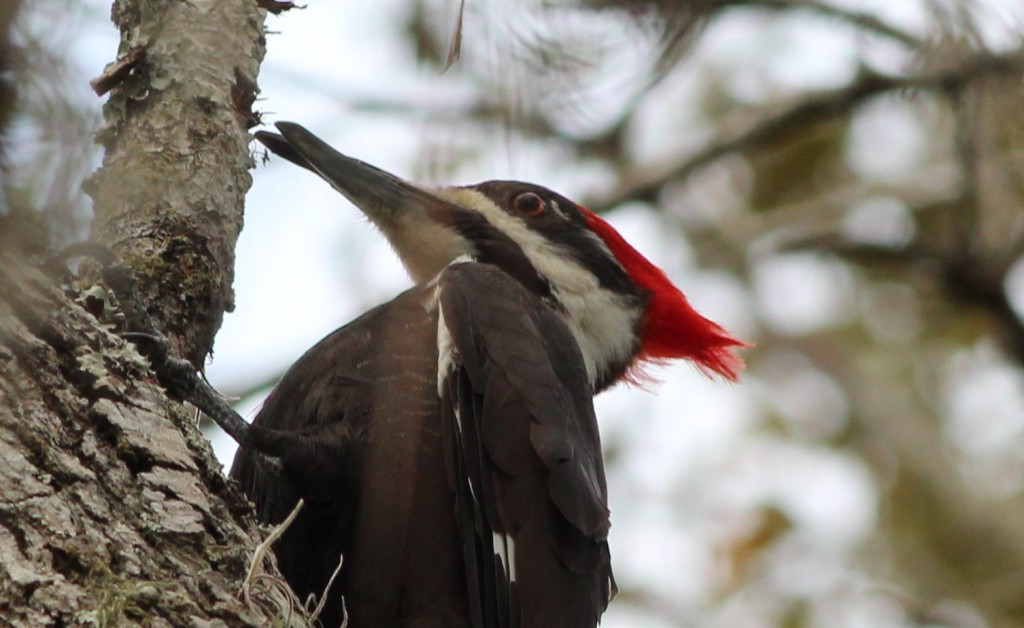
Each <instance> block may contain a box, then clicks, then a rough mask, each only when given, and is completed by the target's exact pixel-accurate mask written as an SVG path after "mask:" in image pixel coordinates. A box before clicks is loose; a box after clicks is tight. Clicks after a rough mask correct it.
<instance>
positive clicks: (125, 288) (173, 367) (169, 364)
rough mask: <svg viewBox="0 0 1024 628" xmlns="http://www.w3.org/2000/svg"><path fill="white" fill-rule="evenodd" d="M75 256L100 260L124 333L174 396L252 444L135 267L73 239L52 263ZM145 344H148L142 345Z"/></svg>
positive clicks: (274, 464) (276, 467) (276, 469)
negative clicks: (141, 285) (150, 305)
mask: <svg viewBox="0 0 1024 628" xmlns="http://www.w3.org/2000/svg"><path fill="white" fill-rule="evenodd" d="M74 257H89V258H91V259H94V260H96V261H97V262H98V263H99V264H100V266H101V271H100V277H101V278H102V280H103V283H104V284H106V286H107V288H108V289H110V290H111V291H112V292H113V293H114V294H115V296H116V297H117V302H118V305H119V306H120V309H121V311H122V313H123V315H124V318H125V326H126V327H127V328H128V331H123V332H120V336H121V337H122V338H124V339H126V340H128V341H129V342H132V344H134V345H136V346H137V347H139V348H140V352H141V353H142V354H143V355H144V356H146V357H147V358H149V363H150V368H151V369H152V371H153V373H154V374H156V377H157V381H159V382H160V385H161V386H163V387H164V389H165V390H167V392H168V393H170V395H171V396H173V397H175V398H177V399H179V400H182V401H187V402H189V403H191V404H192V405H194V406H195V407H197V408H199V410H200V411H201V412H203V414H205V415H206V416H208V417H210V419H211V420H212V421H213V422H214V423H216V424H217V425H218V426H219V427H220V428H221V429H222V430H224V431H225V432H226V433H227V434H228V435H229V436H231V438H233V439H234V440H235V442H236V443H238V445H239V446H240V447H245V448H249V447H251V446H252V444H253V443H252V438H251V428H250V426H249V424H248V423H246V422H245V419H243V418H242V417H241V416H240V415H239V414H238V413H237V412H235V410H234V409H233V408H232V407H231V406H230V405H228V403H227V402H226V401H225V400H224V398H223V396H222V395H221V394H220V393H219V392H217V391H216V390H215V389H214V388H213V387H212V386H210V384H209V383H207V381H206V379H205V378H203V377H202V376H201V375H200V373H199V372H198V371H197V370H196V368H195V367H194V366H193V365H192V363H190V362H188V361H187V360H183V359H181V358H179V357H177V356H176V355H175V354H174V350H173V347H172V346H171V342H170V340H169V339H168V338H167V337H166V336H164V335H163V334H162V333H160V331H158V330H157V329H156V326H155V325H154V323H153V320H152V319H151V318H150V316H149V314H148V312H146V308H145V305H144V304H143V303H142V300H141V298H139V290H138V283H137V281H136V279H135V275H134V273H133V272H132V269H131V268H130V267H128V265H127V264H125V263H124V261H123V260H121V258H120V257H119V256H118V255H117V253H115V252H114V251H112V250H111V249H110V248H108V247H106V246H104V245H102V244H97V243H95V242H80V243H77V244H72V245H71V246H69V247H67V248H65V249H64V250H63V251H61V252H60V253H58V254H57V255H55V256H54V257H53V258H52V259H51V260H50V261H49V262H47V268H50V269H52V270H56V269H57V268H58V265H61V266H65V267H66V264H67V262H68V261H69V260H70V259H72V258H74ZM143 345H145V347H143ZM257 456H258V458H260V459H262V460H263V465H264V467H265V469H266V470H267V471H268V472H271V473H276V474H278V475H280V470H281V463H280V461H279V460H277V459H276V458H274V457H272V456H268V455H265V454H261V453H259V452H257Z"/></svg>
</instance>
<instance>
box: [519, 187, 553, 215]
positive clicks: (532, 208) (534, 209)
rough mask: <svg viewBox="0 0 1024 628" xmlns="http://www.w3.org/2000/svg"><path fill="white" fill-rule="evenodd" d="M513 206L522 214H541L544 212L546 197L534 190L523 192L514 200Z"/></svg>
mask: <svg viewBox="0 0 1024 628" xmlns="http://www.w3.org/2000/svg"><path fill="white" fill-rule="evenodd" d="M512 207H514V208H515V210H516V213H517V214H519V215H521V216H540V215H541V214H542V213H544V207H545V205H544V199H542V198H541V197H539V196H537V195H536V194H534V193H533V192H523V193H522V194H520V195H519V196H517V197H515V199H514V200H513V201H512Z"/></svg>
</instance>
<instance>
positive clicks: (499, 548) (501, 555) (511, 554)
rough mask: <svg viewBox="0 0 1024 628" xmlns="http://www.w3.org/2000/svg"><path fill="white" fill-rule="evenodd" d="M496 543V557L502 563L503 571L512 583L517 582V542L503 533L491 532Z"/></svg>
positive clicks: (492, 539)
mask: <svg viewBox="0 0 1024 628" xmlns="http://www.w3.org/2000/svg"><path fill="white" fill-rule="evenodd" d="M491 541H492V542H493V543H494V555H495V556H497V557H498V562H500V563H501V569H502V570H503V571H504V572H505V577H506V578H508V581H509V582H510V583H512V582H515V581H516V542H515V541H514V540H513V539H512V537H511V536H509V535H507V534H503V533H501V532H491Z"/></svg>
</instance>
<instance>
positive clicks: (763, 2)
mask: <svg viewBox="0 0 1024 628" xmlns="http://www.w3.org/2000/svg"><path fill="white" fill-rule="evenodd" d="M729 4H730V5H731V6H737V7H743V6H750V7H761V8H765V9H773V10H793V9H803V10H806V11H811V12H813V13H817V14H819V15H821V16H823V17H826V18H830V19H835V20H840V21H843V22H846V23H848V24H850V25H852V26H855V27H857V28H859V29H862V30H865V31H868V32H871V33H874V34H876V35H881V36H882V37H886V38H888V39H892V40H894V41H897V42H899V43H900V44H903V45H904V46H907V47H909V48H921V47H922V46H923V45H924V42H922V41H921V40H920V39H919V38H917V37H916V36H914V35H912V34H910V33H908V32H906V31H904V30H902V29H899V28H897V27H895V26H893V25H892V24H889V23H887V22H884V21H882V20H880V19H878V17H876V16H874V15H872V14H870V13H864V12H861V11H853V10H850V9H843V8H840V7H835V6H831V5H828V4H824V3H822V2H818V1H817V0H732V1H731V2H729Z"/></svg>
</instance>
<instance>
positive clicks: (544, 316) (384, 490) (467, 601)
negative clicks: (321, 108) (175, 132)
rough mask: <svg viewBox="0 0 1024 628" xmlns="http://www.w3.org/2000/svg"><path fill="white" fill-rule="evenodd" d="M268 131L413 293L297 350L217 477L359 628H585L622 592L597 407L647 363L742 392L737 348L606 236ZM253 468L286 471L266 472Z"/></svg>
mask: <svg viewBox="0 0 1024 628" xmlns="http://www.w3.org/2000/svg"><path fill="white" fill-rule="evenodd" d="M277 127H278V129H279V130H280V132H281V134H280V135H277V134H273V133H266V132H261V133H258V134H257V136H256V137H257V139H259V141H260V142H262V143H263V144H265V145H266V146H267V147H268V148H269V149H270V150H271V151H273V152H274V153H276V154H278V155H280V156H281V157H284V158H285V159H288V160H290V161H292V162H295V163H296V164H298V165H300V166H302V167H304V168H307V169H309V170H312V171H313V172H315V173H316V174H318V175H320V176H321V177H323V178H324V179H326V180H327V181H328V182H329V183H330V184H331V185H332V186H334V188H335V189H337V190H338V191H339V192H341V193H342V194H343V195H345V196H346V197H347V198H348V199H349V200H350V201H351V202H352V203H354V204H355V205H356V206H357V207H359V208H360V209H361V210H362V211H363V212H364V213H365V214H366V215H367V217H368V218H369V219H370V220H371V221H372V222H373V223H374V224H375V225H376V226H377V227H379V228H380V230H381V231H383V233H384V235H385V236H386V237H387V239H388V240H389V242H390V243H391V245H392V246H393V247H394V249H395V250H396V252H397V253H398V255H399V257H401V259H402V262H403V263H404V265H405V267H406V269H407V270H408V272H409V274H410V275H411V276H412V278H413V280H414V281H415V283H416V285H415V286H414V287H413V288H410V289H409V290H407V291H406V292H404V293H402V294H400V295H399V296H398V297H396V298H395V299H394V300H392V301H390V302H388V303H385V304H384V305H381V306H379V307H377V308H374V309H373V310H371V311H369V312H367V313H366V314H364V315H363V316H361V317H359V318H358V319H356V320H355V321H353V322H351V323H349V324H348V325H346V326H344V327H342V328H340V329H338V330H337V331H335V332H333V333H332V334H330V335H329V336H327V337H326V338H324V339H323V340H321V341H320V342H319V343H318V344H317V345H316V346H314V347H313V348H312V349H310V350H309V351H308V352H307V353H306V354H305V355H304V356H303V357H302V358H301V359H299V361H298V362H297V363H296V364H295V365H294V366H292V367H291V369H290V370H289V371H288V372H287V373H286V374H285V375H284V377H283V378H282V380H281V382H280V383H279V384H278V385H277V387H276V388H275V389H274V391H273V392H272V393H271V394H270V396H269V397H268V398H267V400H266V402H265V404H264V406H263V408H262V410H261V411H260V413H259V415H258V416H257V417H256V419H255V420H254V421H253V429H252V436H251V439H252V440H251V445H252V447H251V448H250V449H244V448H243V449H241V450H240V451H239V453H238V455H237V457H236V458H235V462H234V465H233V467H232V469H231V475H232V476H233V477H235V478H236V479H237V480H238V481H239V483H240V484H241V486H242V488H243V489H244V490H245V492H246V493H247V494H248V496H249V497H250V498H251V499H252V500H253V502H255V505H256V508H257V512H258V514H259V516H260V517H261V518H262V519H263V520H264V521H267V522H270V523H277V522H280V521H281V520H283V519H284V518H285V517H286V516H287V515H288V514H289V512H290V511H291V510H292V509H293V507H294V506H295V504H296V502H297V500H298V499H299V498H300V497H302V498H305V500H306V503H307V506H306V508H305V509H304V510H303V511H302V512H301V513H300V514H299V516H298V518H297V519H296V520H295V521H294V522H293V524H292V525H291V526H290V527H289V528H288V530H287V531H286V532H285V534H284V535H283V537H282V538H281V539H280V540H279V541H278V542H277V544H276V546H275V551H276V555H277V559H278V563H279V566H280V569H281V572H282V573H283V574H284V575H285V577H286V578H287V579H288V581H289V583H290V584H291V586H292V588H293V589H294V590H295V591H296V592H297V593H298V594H299V595H300V596H302V597H305V596H307V595H308V594H310V593H314V594H317V595H320V594H323V593H324V591H325V588H326V586H327V583H328V580H329V578H330V576H331V574H332V572H333V571H334V570H335V568H336V566H337V564H338V560H339V555H343V556H344V567H343V569H342V572H341V577H340V586H338V587H337V590H336V591H330V592H329V593H327V595H328V596H329V600H328V601H327V606H326V608H325V611H324V613H323V614H322V615H321V619H322V621H323V623H324V625H329V626H331V625H333V626H336V625H338V624H339V623H340V621H341V620H342V617H343V613H344V611H343V606H342V604H343V602H342V598H344V605H345V608H346V609H347V614H348V617H349V621H350V624H349V625H351V626H354V627H355V628H362V627H364V626H369V627H388V626H414V627H424V628H426V627H435V626H437V627H440V626H474V627H477V628H482V627H488V628H489V627H499V626H501V627H505V626H509V627H515V626H523V627H524V628H545V627H551V628H575V627H582V626H595V625H596V624H597V623H598V621H599V619H600V617H601V614H602V613H603V612H604V609H605V607H606V606H607V604H608V601H609V600H610V599H611V596H612V595H614V592H615V584H614V581H613V579H612V571H611V566H610V559H609V552H608V544H607V540H606V538H607V533H608V528H609V518H608V506H607V490H606V487H605V477H604V466H603V462H602V457H601V446H600V439H599V436H598V429H597V422H596V419H595V417H594V408H593V402H592V398H593V395H594V394H595V393H597V392H600V391H601V390H604V389H605V388H608V387H609V386H611V385H612V384H614V383H616V382H617V381H620V380H622V379H623V378H629V376H630V374H632V373H634V370H633V369H635V368H636V367H637V366H638V365H641V364H643V363H644V362H645V361H651V360H664V359H670V358H689V359H690V360H693V361H694V362H695V363H696V364H697V366H698V367H700V368H702V369H705V370H708V371H713V372H715V373H718V374H721V375H724V376H725V377H727V378H729V379H735V378H736V376H737V372H738V370H739V368H740V366H741V362H740V360H739V359H738V358H737V357H735V356H734V355H733V354H732V353H731V349H732V348H734V347H737V346H740V345H741V343H740V342H739V341H737V340H735V339H733V338H732V337H731V336H729V334H728V333H726V332H725V331H724V330H723V329H722V328H721V327H719V326H718V325H716V324H715V323H712V322H711V321H709V320H708V319H706V318H704V317H702V316H701V315H700V314H698V313H697V312H695V311H694V310H693V309H692V308H691V307H690V306H689V304H688V303H687V301H686V298H685V297H684V296H683V294H682V293H681V292H680V291H679V290H678V289H676V288H675V287H674V286H673V285H672V284H671V283H669V281H668V279H667V278H666V276H665V274H664V273H663V272H662V271H660V270H659V269H658V268H656V267H655V266H654V265H652V264H651V263H650V262H649V261H648V260H647V259H645V258H644V257H643V256H642V255H641V254H640V253H639V252H637V251H636V250H635V249H634V248H633V247H631V246H630V245H629V244H628V243H626V241H625V240H624V239H623V238H622V237H621V236H620V235H619V234H618V233H617V232H616V231H615V230H614V229H613V228H612V227H611V226H610V225H609V224H608V223H607V222H605V221H604V220H603V219H601V218H599V217H598V216H597V215H595V214H593V213H592V212H590V211H588V210H586V209H584V208H582V207H580V206H578V205H576V204H575V203H573V202H572V201H570V200H568V199H566V198H565V197H563V196H560V195H558V194H556V193H554V192H552V191H550V190H547V189H545V188H542V187H539V186H536V185H531V184H528V183H518V182H513V181H488V182H486V183H481V184H478V185H473V186H466V187H449V188H427V187H423V186H417V185H412V184H410V183H407V182H405V181H403V180H401V179H399V178H397V177H395V176H393V175H391V174H388V173H387V172H384V171H382V170H379V169H377V168H375V167H373V166H370V165H368V164H365V163H362V162H360V161H357V160H355V159H352V158H349V157H346V156H345V155H342V154H340V153H338V152H336V151H335V150H333V149H332V148H331V147H329V146H328V145H327V144H325V143H324V142H322V141H321V140H319V139H318V138H317V137H315V136H314V135H312V134H311V133H310V132H308V131H307V130H305V129H304V128H302V127H300V126H298V125H296V124H291V123H279V124H278V125H277ZM254 451H260V452H262V453H264V454H270V455H272V456H276V457H278V458H279V459H280V462H281V466H280V468H279V469H278V470H276V471H274V472H271V471H269V470H267V469H264V468H263V467H262V466H261V464H260V461H259V458H258V456H257V455H256V454H255V453H254Z"/></svg>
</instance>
